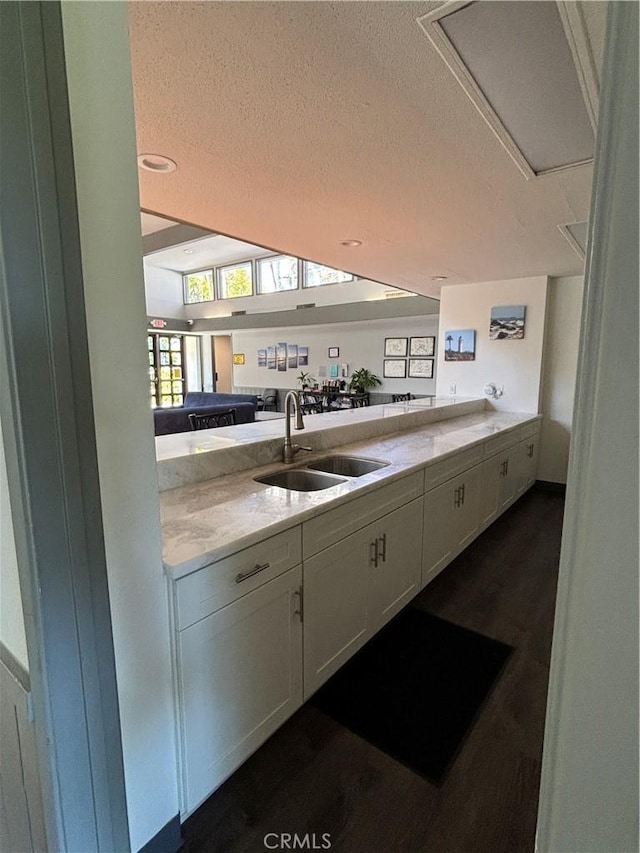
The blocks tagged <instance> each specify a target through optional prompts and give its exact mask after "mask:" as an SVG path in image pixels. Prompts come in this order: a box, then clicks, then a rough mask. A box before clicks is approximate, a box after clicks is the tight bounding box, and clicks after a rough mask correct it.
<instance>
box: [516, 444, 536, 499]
mask: <svg viewBox="0 0 640 853" xmlns="http://www.w3.org/2000/svg"><path fill="white" fill-rule="evenodd" d="M539 444H540V437H539V434H537V433H536V434H535V435H530V436H529V437H528V438H525V440H524V441H522V442H520V459H519V472H518V492H519V493H522V492H524V491H526V490H527V489H529V488H530V487H531V486H533V484H534V483H535V481H536V472H537V470H538V450H539Z"/></svg>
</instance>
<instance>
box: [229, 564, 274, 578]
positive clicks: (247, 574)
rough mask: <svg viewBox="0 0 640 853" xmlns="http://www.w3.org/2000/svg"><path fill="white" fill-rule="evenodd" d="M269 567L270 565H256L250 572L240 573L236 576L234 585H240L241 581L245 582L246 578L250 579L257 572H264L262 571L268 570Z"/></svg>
mask: <svg viewBox="0 0 640 853" xmlns="http://www.w3.org/2000/svg"><path fill="white" fill-rule="evenodd" d="M270 565H271V563H256V564H255V566H254V567H253V568H252V569H251V570H250V571H248V572H240V574H239V575H236V583H242V581H246V580H247V579H248V578H252V577H253V576H254V575H257V574H258V573H259V572H264V570H265V569H268V568H269V566H270Z"/></svg>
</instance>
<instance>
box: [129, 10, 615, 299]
mask: <svg viewBox="0 0 640 853" xmlns="http://www.w3.org/2000/svg"><path fill="white" fill-rule="evenodd" d="M485 1H486V0H483V2H485ZM432 5H433V4H431V3H428V2H404V0H397V2H375V0H374V1H372V2H367V3H358V2H337V3H330V2H276V3H270V2H233V0H232V1H231V2H209V3H192V2H180V3H166V2H134V3H131V4H130V6H129V10H130V28H131V48H132V65H133V76H134V96H135V107H136V125H137V135H138V149H139V152H147V153H149V152H156V153H161V154H164V155H166V156H169V157H171V158H172V159H174V160H175V161H176V162H177V163H178V169H177V171H176V172H173V173H169V174H152V173H148V172H142V171H141V172H140V193H141V201H142V206H143V207H144V208H146V209H148V210H153V211H155V212H157V213H159V214H164V215H166V216H169V217H174V218H175V219H177V220H179V221H184V222H189V223H193V224H195V225H199V226H201V227H204V228H209V229H211V230H214V231H221V232H223V233H225V234H230V235H233V236H235V237H239V238H242V239H244V240H248V241H252V242H254V243H257V244H259V245H263V246H268V247H271V248H273V249H276V250H280V251H284V252H287V253H290V254H293V255H298V256H300V257H306V258H309V259H311V260H316V261H320V262H322V263H326V264H328V265H330V266H334V267H337V268H339V269H346V270H350V271H352V272H354V273H357V274H359V275H361V276H363V277H366V278H371V279H375V280H378V281H383V282H386V283H389V284H394V285H397V286H399V287H405V288H408V289H411V290H415V291H416V292H419V293H423V294H425V295H437V294H438V292H439V284H437V283H434V282H433V281H432V280H431V277H432V276H436V275H446V276H448V277H449V280H448V282H447V283H462V282H468V281H483V280H493V279H500V278H510V277H518V276H529V275H539V274H549V275H569V274H576V273H579V272H581V269H582V263H581V260H580V258H579V256H578V255H577V253H576V252H575V251H574V250H573V248H572V247H571V245H569V243H568V242H567V240H566V239H564V238H563V236H562V234H561V233H560V231H559V229H558V227H557V226H558V225H559V224H561V223H566V222H576V221H580V220H586V219H587V216H588V209H589V197H590V187H591V176H592V167H591V165H585V166H580V167H577V168H573V169H570V170H566V171H560V172H557V173H553V174H549V175H545V176H543V177H539V178H535V179H534V180H529V181H527V180H525V178H524V177H523V175H522V174H521V172H520V171H519V170H518V169H517V167H516V166H515V165H514V163H513V161H512V160H511V159H510V157H509V156H508V154H507V153H506V151H505V150H504V148H503V147H502V145H501V144H500V142H499V141H498V140H497V138H496V137H495V136H494V135H493V134H492V132H491V130H490V129H489V127H488V126H487V124H486V123H485V121H484V120H483V118H482V117H481V116H480V114H479V113H478V111H477V110H476V108H475V107H474V105H473V104H472V103H471V101H470V100H469V99H468V98H467V96H466V94H465V92H464V91H463V89H462V88H461V86H460V85H459V83H458V82H457V81H456V79H455V78H454V77H453V75H452V73H451V71H450V70H449V69H448V68H447V66H446V64H445V63H444V62H443V60H442V59H441V57H440V56H439V55H438V53H437V52H436V50H435V49H434V47H433V46H432V44H431V43H430V41H429V40H428V39H427V38H426V36H425V34H424V32H423V31H422V29H421V28H420V27H419V25H418V24H417V22H416V18H418V17H420V16H421V15H424V14H425V13H426V12H428V11H430V9H431V8H432ZM525 5H529V4H525ZM582 5H583V4H582V3H580V6H582ZM584 5H585V6H589V10H588V12H587V13H586V14H585V15H584V16H583V17H584V20H585V24H586V26H587V28H588V32H589V35H590V36H591V37H592V39H593V42H594V43H593V45H592V50H593V55H594V60H595V61H596V62H599V61H601V56H602V36H603V32H604V30H603V25H602V22H603V16H604V12H605V8H606V3H600V2H589V3H587V4H584ZM523 14H524V13H523ZM523 26H526V20H523ZM530 95H532V93H523V104H522V108H523V109H526V108H527V97H528V96H530ZM533 95H535V93H533ZM549 133H553V128H552V127H550V128H549ZM353 238H355V239H360V240H363V241H364V245H362V246H361V247H360V248H357V249H349V248H344V247H342V246H340V245H339V241H340V240H345V239H353Z"/></svg>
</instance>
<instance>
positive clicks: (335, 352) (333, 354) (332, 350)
mask: <svg viewBox="0 0 640 853" xmlns="http://www.w3.org/2000/svg"><path fill="white" fill-rule="evenodd" d="M328 357H329V358H340V347H329V350H328Z"/></svg>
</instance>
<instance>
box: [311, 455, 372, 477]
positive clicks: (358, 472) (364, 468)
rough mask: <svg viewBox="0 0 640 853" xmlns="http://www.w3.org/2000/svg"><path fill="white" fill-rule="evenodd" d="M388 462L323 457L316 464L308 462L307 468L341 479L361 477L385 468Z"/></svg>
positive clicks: (353, 457) (349, 457)
mask: <svg viewBox="0 0 640 853" xmlns="http://www.w3.org/2000/svg"><path fill="white" fill-rule="evenodd" d="M387 465H389V463H388V462H379V461H378V460H377V459H361V458H360V457H359V456H325V458H324V459H318V460H317V461H316V462H310V463H309V464H308V465H307V468H312V469H313V470H314V471H326V472H327V474H339V475H342V476H343V477H362V476H364V474H370V473H371V472H372V471H377V470H378V469H379V468H386V466H387Z"/></svg>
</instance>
